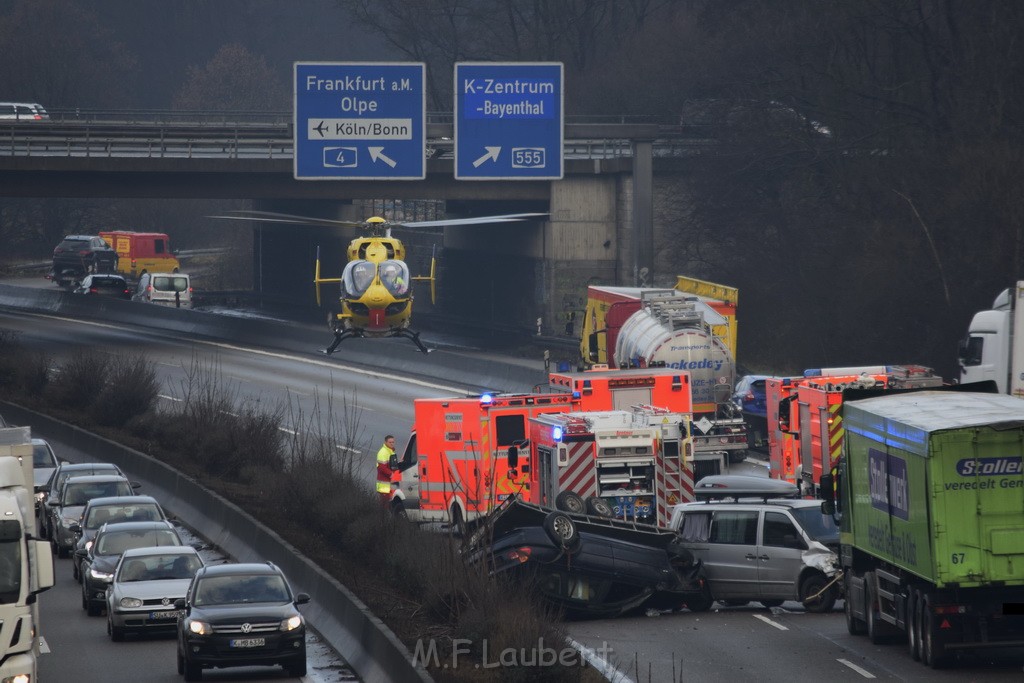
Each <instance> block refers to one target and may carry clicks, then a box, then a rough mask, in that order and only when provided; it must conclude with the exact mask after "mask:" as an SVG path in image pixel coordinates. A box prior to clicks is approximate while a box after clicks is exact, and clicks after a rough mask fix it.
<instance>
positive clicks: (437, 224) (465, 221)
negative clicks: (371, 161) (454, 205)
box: [394, 213, 549, 228]
mask: <svg viewBox="0 0 1024 683" xmlns="http://www.w3.org/2000/svg"><path fill="white" fill-rule="evenodd" d="M547 215H549V214H546V213H508V214H503V215H501V216H476V217H474V218H450V219H448V220H438V221H409V222H407V223H395V224H394V225H396V226H398V227H402V228H441V227H444V226H446V225H483V224H485V223H510V222H513V221H525V220H529V219H531V218H537V217H540V216H547Z"/></svg>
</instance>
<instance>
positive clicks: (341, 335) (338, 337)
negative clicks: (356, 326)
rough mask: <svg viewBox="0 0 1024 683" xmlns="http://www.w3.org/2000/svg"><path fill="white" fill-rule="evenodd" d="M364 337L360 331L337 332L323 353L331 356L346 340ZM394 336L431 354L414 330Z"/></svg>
mask: <svg viewBox="0 0 1024 683" xmlns="http://www.w3.org/2000/svg"><path fill="white" fill-rule="evenodd" d="M364 336H365V335H363V334H362V333H360V332H359V331H358V330H343V331H338V330H335V331H334V341H333V342H331V345H330V346H328V347H327V348H326V349H324V350H323V353H324V354H325V355H328V356H329V355H331V354H332V353H334V352H335V351H336V350H337V349H338V346H340V345H341V342H343V341H345V340H346V339H351V338H353V337H359V338H361V337H364ZM394 336H396V337H405V338H406V339H409V340H411V341H412V343H413V344H415V345H416V348H418V349H419V350H420V351H422V352H423V353H430V351H431V349H428V348H427V347H426V346H424V345H423V342H421V341H420V333H419V332H413V331H412V330H398V331H397V332H395V334H394Z"/></svg>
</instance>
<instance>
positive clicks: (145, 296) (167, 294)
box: [132, 273, 192, 308]
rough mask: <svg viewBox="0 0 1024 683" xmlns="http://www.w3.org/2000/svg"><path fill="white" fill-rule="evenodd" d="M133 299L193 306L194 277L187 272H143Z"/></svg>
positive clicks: (176, 305)
mask: <svg viewBox="0 0 1024 683" xmlns="http://www.w3.org/2000/svg"><path fill="white" fill-rule="evenodd" d="M132 301H145V302H147V303H153V304H163V305H165V306H175V307H177V308H192V278H191V277H190V276H189V275H188V274H187V273H143V274H142V275H141V276H140V277H139V284H138V286H137V287H136V288H135V294H134V295H133V296H132Z"/></svg>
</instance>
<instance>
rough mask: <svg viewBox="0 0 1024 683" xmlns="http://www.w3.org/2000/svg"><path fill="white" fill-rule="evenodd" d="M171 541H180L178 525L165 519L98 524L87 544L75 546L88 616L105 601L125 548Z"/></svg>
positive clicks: (160, 544)
mask: <svg viewBox="0 0 1024 683" xmlns="http://www.w3.org/2000/svg"><path fill="white" fill-rule="evenodd" d="M140 497H141V496H140ZM172 545H183V544H182V542H181V536H179V535H178V531H177V529H175V528H174V525H173V524H171V523H170V522H168V521H167V520H160V521H158V522H114V523H108V524H104V525H103V526H101V527H100V529H99V531H97V532H96V538H95V539H93V542H92V543H91V544H89V546H88V547H87V548H86V547H83V548H80V549H77V550H75V557H74V560H75V562H78V563H79V565H80V567H81V573H82V609H84V610H85V611H86V612H87V613H88V615H89V616H90V617H94V616H97V615H98V614H100V613H101V612H102V611H103V608H104V607H105V606H106V604H107V586H109V585H110V582H111V581H113V579H114V567H116V566H117V561H118V560H119V559H121V555H122V554H123V553H124V551H126V550H128V549H129V548H151V547H161V546H172Z"/></svg>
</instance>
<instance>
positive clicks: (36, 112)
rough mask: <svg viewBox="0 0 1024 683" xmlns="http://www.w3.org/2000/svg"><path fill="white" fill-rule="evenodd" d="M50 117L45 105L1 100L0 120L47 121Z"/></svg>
mask: <svg viewBox="0 0 1024 683" xmlns="http://www.w3.org/2000/svg"><path fill="white" fill-rule="evenodd" d="M49 118H50V115H49V114H47V113H46V110H45V109H43V106H42V105H41V104H36V103H35V102H0V120H4V121H46V120H49Z"/></svg>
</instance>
